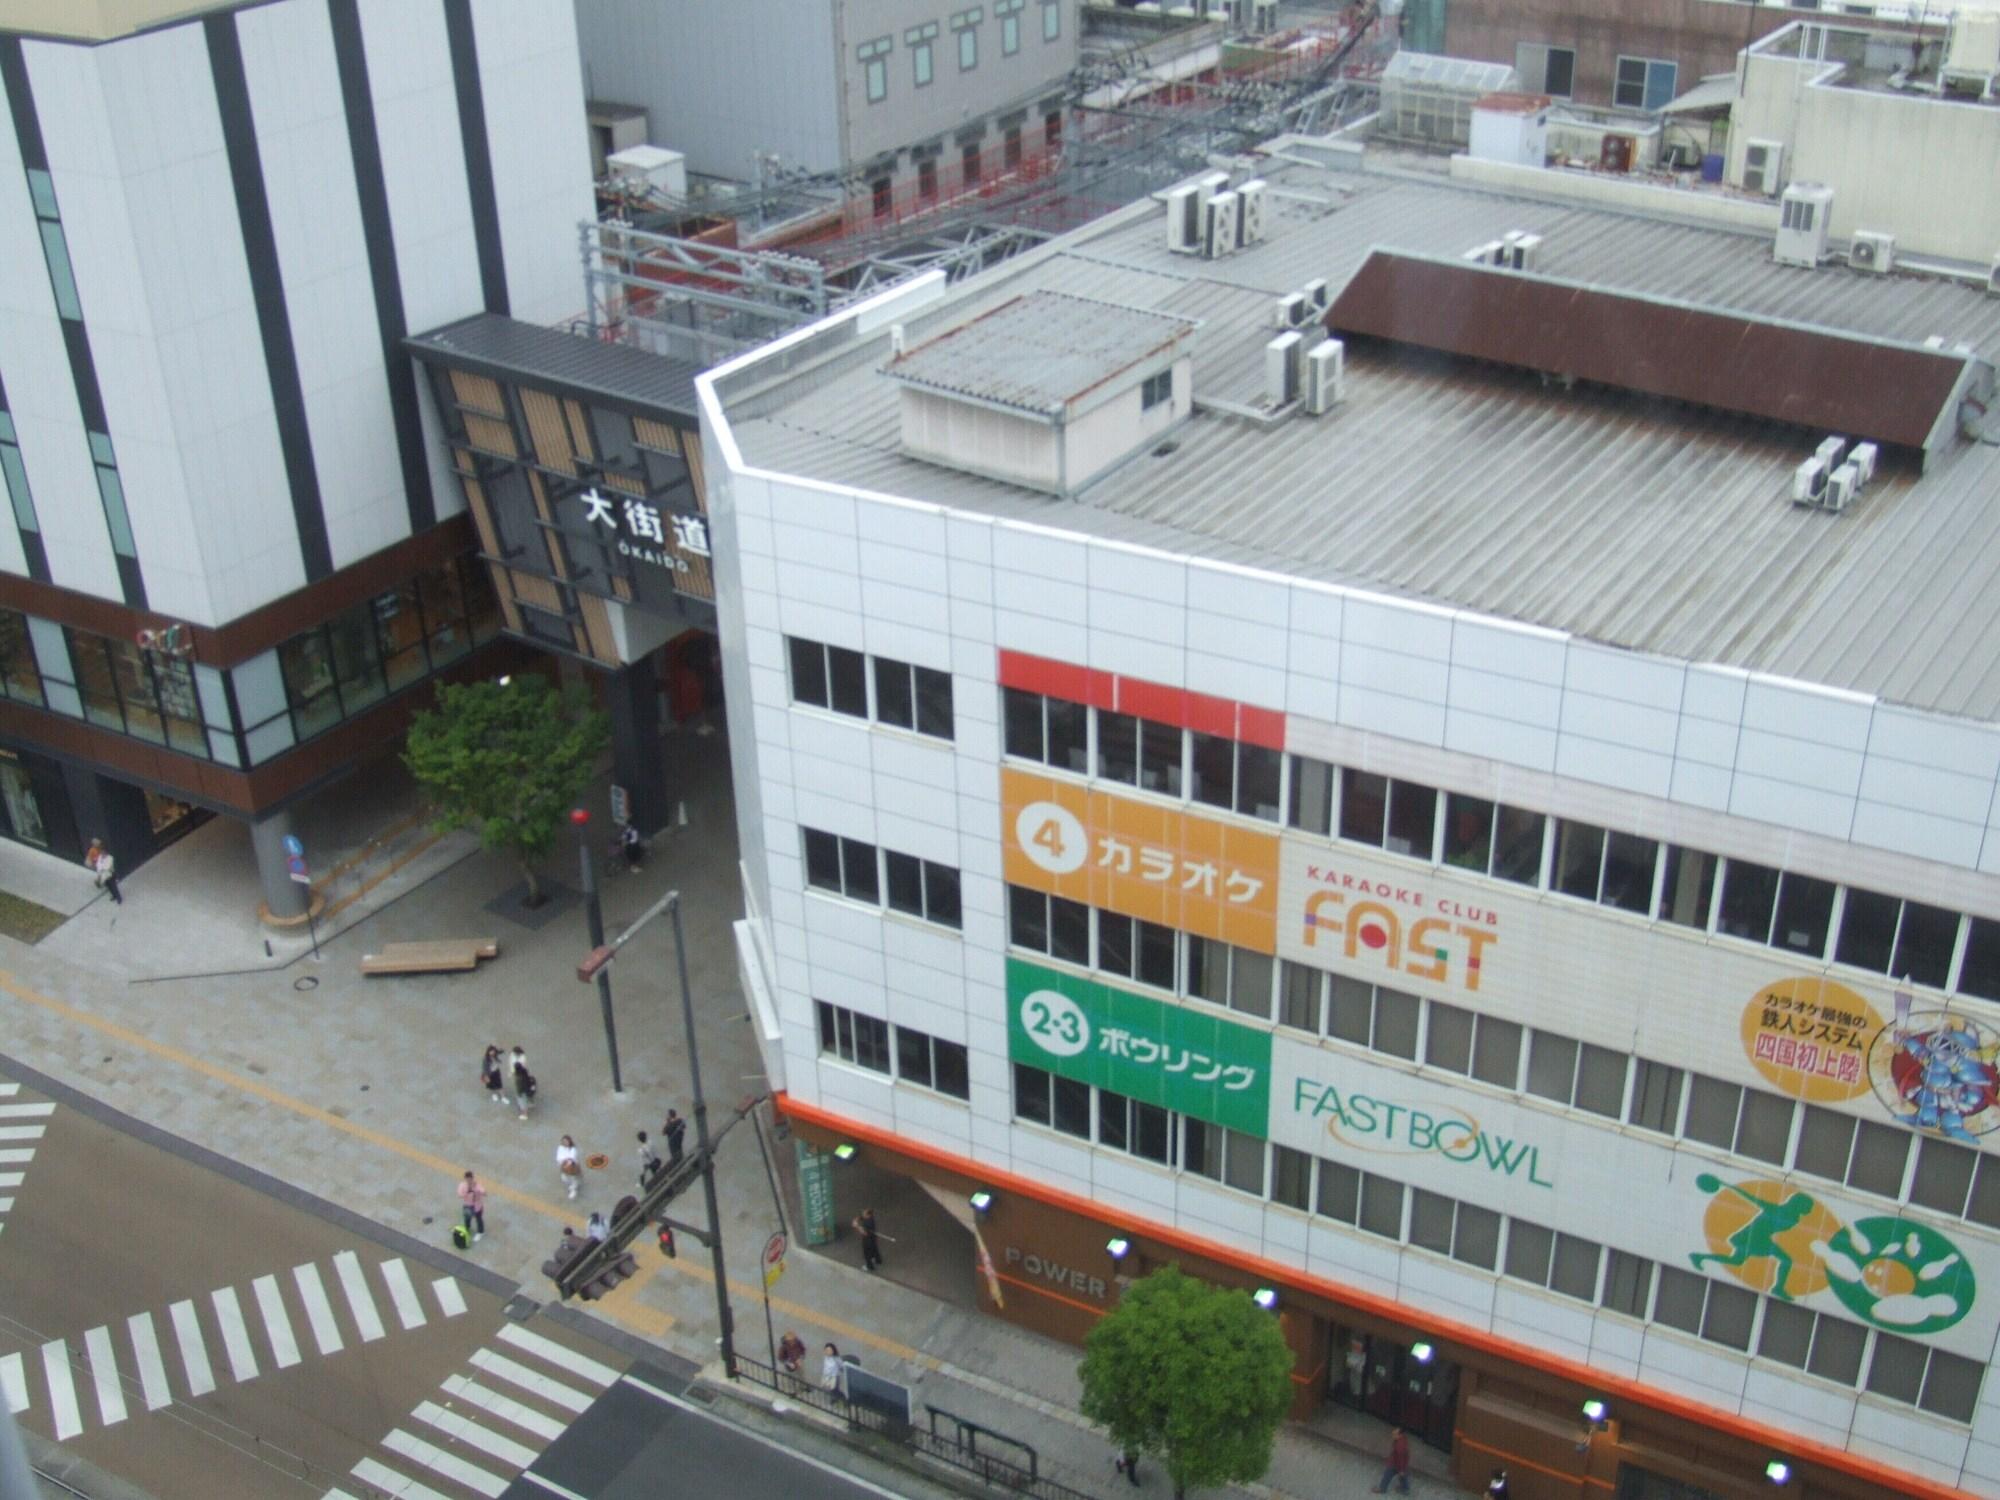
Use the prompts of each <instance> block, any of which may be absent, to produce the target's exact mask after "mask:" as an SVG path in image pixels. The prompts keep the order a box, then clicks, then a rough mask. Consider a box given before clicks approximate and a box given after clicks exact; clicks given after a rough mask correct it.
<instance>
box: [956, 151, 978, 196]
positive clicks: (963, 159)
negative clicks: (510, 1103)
mask: <svg viewBox="0 0 2000 1500" xmlns="http://www.w3.org/2000/svg"><path fill="white" fill-rule="evenodd" d="M958 175H959V180H960V181H961V182H963V183H964V184H965V186H967V187H971V186H972V185H973V184H974V183H976V182H978V181H979V143H978V142H976V141H968V142H966V144H965V145H963V146H961V147H960V148H959V152H958Z"/></svg>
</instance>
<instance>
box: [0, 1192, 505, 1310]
mask: <svg viewBox="0 0 2000 1500" xmlns="http://www.w3.org/2000/svg"><path fill="white" fill-rule="evenodd" d="M3 1186H5V1184H4V1183H0V1187H3ZM431 1295H432V1296H434V1297H436V1298H437V1299H438V1311H440V1312H442V1313H443V1314H444V1315H445V1316H446V1317H447V1318H455V1317H457V1316H458V1315H459V1314H460V1313H462V1312H464V1311H465V1295H464V1293H462V1292H460V1291H459V1289H458V1283H457V1281H455V1280H453V1279H452V1278H451V1277H449V1276H440V1277H438V1279H437V1280H436V1281H433V1282H432V1283H431Z"/></svg>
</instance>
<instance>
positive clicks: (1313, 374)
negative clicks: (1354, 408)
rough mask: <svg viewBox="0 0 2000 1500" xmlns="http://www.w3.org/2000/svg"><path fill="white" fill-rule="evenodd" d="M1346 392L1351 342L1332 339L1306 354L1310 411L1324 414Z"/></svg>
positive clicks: (1308, 408) (1315, 413) (1307, 406)
mask: <svg viewBox="0 0 2000 1500" xmlns="http://www.w3.org/2000/svg"><path fill="white" fill-rule="evenodd" d="M1346 394H1347V345H1345V344H1343V343H1342V342H1341V341H1340V340H1339V339H1328V340H1327V341H1326V342H1325V343H1323V344H1321V345H1319V346H1318V347H1317V348H1315V349H1314V350H1313V351H1312V353H1310V354H1308V355H1307V356H1306V410H1307V411H1309V412H1311V413H1312V414H1313V415H1314V416H1316V417H1323V416H1325V415H1326V414H1327V413H1328V412H1330V411H1332V410H1333V408H1334V406H1335V404H1336V403H1337V402H1339V401H1340V400H1341V399H1342V398H1343V397H1344V396H1346Z"/></svg>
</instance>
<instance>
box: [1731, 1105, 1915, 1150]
mask: <svg viewBox="0 0 2000 1500" xmlns="http://www.w3.org/2000/svg"><path fill="white" fill-rule="evenodd" d="M1793 1109H1794V1106H1793V1104H1792V1101H1791V1100H1789V1099H1780V1098H1779V1097H1778V1096H1777V1095H1776V1094H1765V1093H1760V1092H1759V1091H1757V1090H1756V1089H1745V1090H1744V1092H1743V1118H1742V1119H1741V1120H1740V1121H1738V1122H1737V1126H1736V1154H1737V1155H1739V1156H1754V1157H1755V1158H1757V1160H1758V1161H1767V1162H1770V1163H1771V1164H1772V1165H1773V1166H1783V1165H1784V1161H1785V1153H1786V1152H1787V1151H1788V1150H1790V1149H1791V1142H1792V1113H1793ZM1881 1128H1882V1129H1884V1130H1887V1129H1888V1128H1889V1127H1888V1126H1886V1125H1885V1126H1882V1127H1881Z"/></svg>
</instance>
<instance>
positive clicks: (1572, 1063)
mask: <svg viewBox="0 0 2000 1500" xmlns="http://www.w3.org/2000/svg"><path fill="white" fill-rule="evenodd" d="M1576 1047H1577V1044H1576V1042H1575V1040H1574V1039H1573V1038H1570V1037H1566V1036H1558V1035H1556V1033H1554V1032H1553V1031H1538V1032H1536V1033H1535V1034H1534V1042H1533V1044H1532V1045H1531V1046H1530V1047H1529V1049H1528V1092H1529V1093H1531V1094H1535V1095H1538V1096H1540V1097H1541V1098H1543V1099H1552V1100H1554V1101H1555V1102H1556V1103H1557V1104H1562V1105H1567V1104H1568V1103H1569V1102H1570V1100H1571V1099H1573V1098H1574V1097H1575V1096H1576Z"/></svg>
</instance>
